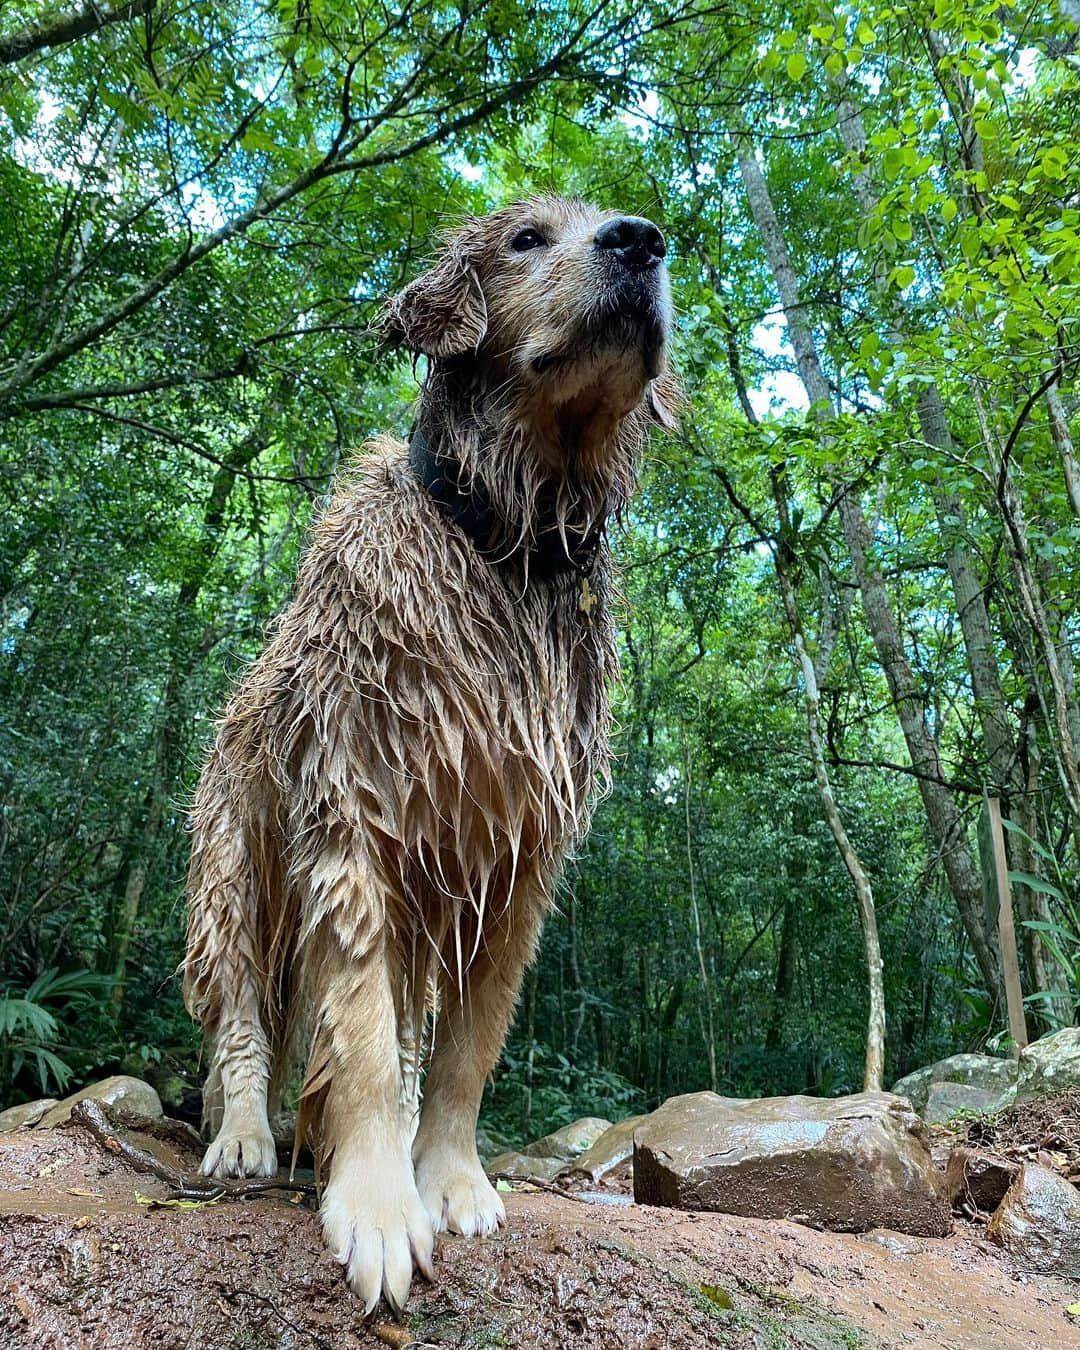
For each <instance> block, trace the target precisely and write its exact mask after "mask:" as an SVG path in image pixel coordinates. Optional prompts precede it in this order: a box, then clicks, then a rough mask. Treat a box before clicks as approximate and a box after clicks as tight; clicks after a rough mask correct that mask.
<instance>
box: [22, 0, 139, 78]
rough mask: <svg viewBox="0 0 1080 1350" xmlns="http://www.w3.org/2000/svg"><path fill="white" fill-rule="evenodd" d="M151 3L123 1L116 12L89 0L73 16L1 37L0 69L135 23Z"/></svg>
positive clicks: (57, 17)
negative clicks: (119, 25) (128, 21)
mask: <svg viewBox="0 0 1080 1350" xmlns="http://www.w3.org/2000/svg"><path fill="white" fill-rule="evenodd" d="M153 3H154V0H126V3H124V4H121V5H117V6H116V8H115V9H108V8H107V7H106V6H105V5H103V4H98V3H95V0H89V3H88V4H85V5H83V6H82V8H81V9H77V10H75V12H74V13H72V14H61V15H58V16H55V17H53V18H51V19H48V20H47V21H46V22H45V23H41V24H38V25H36V27H33V28H23V29H22V30H21V31H20V32H18V33H11V34H10V35H9V36H8V37H0V65H11V64H12V62H14V61H21V60H23V58H24V57H27V56H32V55H33V54H34V53H35V52H41V51H46V50H48V49H49V48H50V47H62V46H64V44H65V43H68V42H75V41H77V40H78V39H79V38H84V37H89V36H90V35H91V33H97V32H100V31H101V29H102V28H108V27H110V25H112V24H114V23H123V22H124V21H125V20H126V19H137V18H139V16H140V15H142V14H145V13H146V12H147V10H148V9H150V7H151V6H152V5H153Z"/></svg>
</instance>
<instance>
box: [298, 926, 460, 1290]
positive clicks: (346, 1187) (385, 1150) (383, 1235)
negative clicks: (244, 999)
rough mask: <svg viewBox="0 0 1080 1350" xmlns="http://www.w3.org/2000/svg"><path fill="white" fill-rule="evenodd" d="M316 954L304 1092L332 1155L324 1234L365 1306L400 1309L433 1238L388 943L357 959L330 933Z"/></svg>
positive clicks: (426, 1267) (427, 1265)
mask: <svg viewBox="0 0 1080 1350" xmlns="http://www.w3.org/2000/svg"><path fill="white" fill-rule="evenodd" d="M316 950H317V958H316V959H317V964H318V975H317V979H316V983H317V986H318V996H317V997H318V1001H317V1004H316V1007H317V1009H318V1013H317V1018H318V1020H317V1024H316V1034H315V1040H314V1043H313V1046H312V1060H311V1066H310V1069H309V1071H308V1079H307V1082H306V1084H305V1089H304V1092H305V1096H307V1097H310V1098H314V1099H317V1100H318V1101H319V1102H320V1103H321V1115H322V1128H321V1137H322V1154H323V1156H324V1157H329V1160H330V1175H329V1180H328V1182H327V1185H326V1189H325V1191H324V1192H323V1197H322V1205H321V1216H322V1226H323V1234H324V1236H325V1239H326V1244H327V1246H328V1247H329V1249H330V1251H331V1252H332V1253H333V1255H334V1256H335V1257H336V1258H337V1260H338V1261H340V1262H341V1264H342V1265H343V1266H344V1267H345V1272H346V1276H347V1278H348V1281H349V1284H350V1286H351V1287H352V1289H353V1292H354V1293H356V1294H357V1295H358V1296H359V1297H360V1298H361V1299H362V1300H363V1303H364V1309H365V1312H370V1311H371V1310H372V1309H373V1308H374V1307H375V1304H376V1303H377V1302H378V1301H379V1295H380V1294H382V1295H383V1296H384V1297H385V1298H386V1301H387V1303H388V1304H389V1305H390V1306H391V1308H393V1310H394V1311H395V1312H400V1310H401V1308H402V1307H403V1306H404V1304H405V1300H406V1298H407V1297H408V1293H409V1284H410V1282H411V1280H412V1271H413V1264H414V1262H415V1264H416V1265H417V1266H418V1267H419V1269H420V1270H421V1271H422V1272H423V1273H424V1275H426V1276H427V1277H428V1279H432V1278H433V1277H434V1276H433V1271H432V1267H431V1253H432V1245H433V1236H432V1229H431V1223H430V1221H429V1219H428V1216H427V1212H426V1211H425V1209H424V1206H423V1204H422V1203H421V1200H420V1196H419V1195H418V1194H417V1190H416V1182H415V1180H414V1178H413V1168H412V1160H411V1158H410V1156H409V1140H410V1136H411V1130H409V1128H408V1122H407V1120H406V1113H405V1112H404V1111H403V1109H402V1074H401V1065H400V1062H399V1058H398V1026H397V1014H396V1000H395V997H394V994H395V990H394V984H393V981H392V979H391V970H390V966H389V964H388V952H387V943H386V939H385V937H382V936H380V937H379V938H378V939H376V941H375V942H374V943H373V944H372V945H371V947H370V948H369V949H368V950H367V951H366V952H364V953H363V954H362V955H357V954H355V953H351V952H347V951H346V950H345V949H344V947H343V946H342V945H341V944H340V943H339V942H338V941H337V939H336V937H335V936H331V937H330V939H329V940H323V941H321V942H319V943H318V944H317V949H316Z"/></svg>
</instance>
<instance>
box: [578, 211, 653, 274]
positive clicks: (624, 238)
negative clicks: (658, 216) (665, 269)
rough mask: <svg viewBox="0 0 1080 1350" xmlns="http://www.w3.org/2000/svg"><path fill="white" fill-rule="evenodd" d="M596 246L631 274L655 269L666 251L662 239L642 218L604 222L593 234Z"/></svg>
mask: <svg viewBox="0 0 1080 1350" xmlns="http://www.w3.org/2000/svg"><path fill="white" fill-rule="evenodd" d="M596 247H597V248H598V249H601V250H602V251H603V252H605V253H611V254H613V255H614V257H616V258H618V260H619V262H621V263H622V264H623V266H624V267H629V268H630V269H631V271H634V272H645V271H648V269H649V268H651V267H659V266H660V262H661V260H662V258H663V257H664V254H665V253H666V252H667V245H666V244H665V243H664V236H663V235H662V234H661V233H660V231H659V230H658V229H657V228H656V226H655V225H654V224H653V223H652V221H651V220H645V219H644V218H643V217H642V216H617V217H616V218H615V219H614V220H609V221H606V222H605V223H604V224H603V225H601V226H600V228H599V229H598V230H597V231H596Z"/></svg>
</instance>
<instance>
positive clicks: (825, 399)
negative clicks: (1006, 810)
mask: <svg viewBox="0 0 1080 1350" xmlns="http://www.w3.org/2000/svg"><path fill="white" fill-rule="evenodd" d="M739 168H740V170H741V173H742V178H743V184H744V186H745V188H746V195H747V199H748V201H749V204H750V212H751V215H752V216H753V219H754V223H755V224H756V225H757V227H758V230H759V232H760V234H761V237H762V242H763V244H764V246H765V252H766V255H767V257H768V260H769V265H770V268H771V270H772V274H773V278H774V280H775V282H776V286H777V290H778V291H779V292H780V300H781V303H782V305H783V308H784V317H785V319H786V321H787V326H788V334H789V336H790V338H791V345H792V347H793V348H794V351H795V360H796V363H797V365H798V369H799V375H800V377H801V378H802V382H803V385H804V387H805V389H806V392H807V395H808V397H809V399H810V402H811V405H812V406H813V408H814V409H815V413H816V416H817V417H818V420H819V421H820V420H821V419H822V418H823V416H825V415H827V412H828V410H829V408H830V405H831V395H830V391H829V386H828V382H827V381H826V379H825V375H824V372H823V371H822V369H821V363H820V361H819V359H818V354H817V348H816V346H815V344H814V339H813V335H812V333H811V331H810V326H809V324H808V323H807V322H806V317H805V314H804V312H803V308H802V302H801V300H800V297H799V288H798V283H797V280H796V276H795V269H794V267H793V265H792V262H791V257H790V254H789V253H788V250H787V244H786V242H785V240H784V237H783V233H782V231H781V229H780V224H779V221H778V220H777V218H776V212H775V211H774V209H773V205H772V198H771V197H770V195H769V189H768V185H767V184H766V182H765V177H764V174H763V173H762V172H761V167H760V165H759V164H758V161H757V157H756V155H755V154H753V153H752V152H751V151H750V150H749V149H748V148H747V147H746V146H742V147H740V150H739ZM840 516H841V521H842V523H843V529H844V538H845V540H846V542H847V547H848V553H849V554H850V556H851V561H852V566H853V569H854V573H855V580H856V582H857V584H858V587H859V591H860V594H861V595H862V601H863V612H864V614H865V615H866V621H867V625H868V627H869V629H870V634H871V637H872V638H873V641H874V646H875V649H876V650H877V653H878V658H879V660H880V661H881V664H882V668H883V670H884V672H885V678H886V680H887V682H888V685H889V690H890V693H891V694H892V699H893V703H894V705H895V707H896V711H897V714H898V716H899V718H900V725H901V727H902V728H903V732H904V738H905V740H906V742H907V747H908V754H909V755H910V757H911V762H912V766H913V768H915V770H916V771H917V773H918V775H919V777H918V783H919V791H920V795H921V796H922V800H923V807H924V810H925V812H926V818H927V823H928V825H929V827H930V834H931V837H932V839H933V840H934V843H935V845H936V847H937V850H938V853H939V855H940V857H941V859H942V862H943V864H944V867H945V873H946V876H947V877H948V879H949V886H950V889H951V890H952V893H953V897H954V899H955V901H956V905H957V909H958V910H959V912H960V918H961V921H962V922H963V924H964V928H965V931H966V932H967V934H968V939H969V941H970V942H971V947H972V951H973V953H974V956H975V960H976V962H977V963H978V966H979V971H980V974H981V975H982V977H983V980H984V982H985V983H986V987H987V989H988V990H989V991H990V993H991V995H992V996H993V997H995V998H997V999H998V1000H999V1001H1001V1002H1002V1006H1003V989H1002V984H1001V973H1000V970H999V966H998V961H997V957H996V953H995V951H994V948H993V945H992V942H991V939H990V938H989V936H988V934H987V931H986V928H985V924H984V916H983V909H982V888H981V884H980V879H979V870H978V868H977V867H976V866H975V863H974V860H973V857H972V853H971V848H970V845H969V843H968V839H967V829H966V826H965V823H964V820H963V817H962V815H961V814H960V812H959V810H958V809H957V806H956V803H955V802H954V801H953V799H952V796H951V795H950V793H949V791H948V789H947V787H946V786H945V784H944V781H943V774H942V768H941V757H940V753H939V750H938V746H937V742H936V740H935V739H934V737H933V735H932V733H931V731H930V728H929V727H928V725H927V723H926V717H925V713H924V709H923V706H922V701H921V698H920V696H919V691H918V686H917V684H916V682H915V678H914V675H913V674H912V671H911V667H910V665H909V664H908V660H907V656H906V654H905V652H904V647H903V642H902V641H901V639H900V631H899V627H898V625H897V622H896V616H895V614H894V613H893V610H892V605H891V602H890V600H889V596H888V592H887V591H886V589H885V583H884V580H883V578H882V576H881V573H880V572H879V571H878V570H877V569H876V568H872V567H871V566H870V565H869V560H868V549H869V544H870V538H869V531H868V529H867V524H866V518H865V516H864V515H863V511H862V507H861V506H860V505H859V502H858V500H857V498H856V496H855V493H854V492H853V491H852V490H851V489H850V488H848V487H846V486H845V487H842V488H841V490H840Z"/></svg>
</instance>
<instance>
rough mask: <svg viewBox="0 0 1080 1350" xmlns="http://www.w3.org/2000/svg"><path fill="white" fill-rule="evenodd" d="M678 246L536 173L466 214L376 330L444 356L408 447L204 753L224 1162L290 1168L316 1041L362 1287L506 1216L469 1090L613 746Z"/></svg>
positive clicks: (350, 512)
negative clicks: (287, 1138) (303, 1069)
mask: <svg viewBox="0 0 1080 1350" xmlns="http://www.w3.org/2000/svg"><path fill="white" fill-rule="evenodd" d="M663 253H664V244H663V239H662V236H661V235H660V233H659V231H658V230H657V229H656V227H655V226H653V225H651V224H650V223H649V222H648V221H644V220H640V219H639V218H637V217H624V216H618V215H616V214H615V213H612V212H599V211H596V210H594V209H593V208H592V207H590V206H588V205H586V204H584V203H582V202H578V201H568V200H564V199H559V198H537V199H533V200H531V201H527V202H523V203H518V204H516V205H514V206H511V207H508V208H506V209H505V210H502V211H499V212H496V213H495V214H493V215H491V216H488V217H485V218H482V219H470V220H468V221H467V222H466V223H465V224H464V225H462V226H461V228H460V229H458V230H457V231H456V232H455V233H454V234H453V236H452V237H451V238H450V239H449V240H448V242H447V244H446V246H445V248H444V250H443V252H442V254H441V256H440V257H439V259H438V261H437V262H436V264H435V266H434V267H433V268H432V269H431V271H429V272H427V273H425V274H424V275H423V276H421V277H420V278H418V279H417V280H416V281H414V282H413V283H412V284H411V285H410V286H408V287H407V288H406V289H405V290H404V291H403V292H402V293H401V294H400V295H399V296H397V297H396V298H395V299H394V300H393V301H391V302H390V303H389V305H388V306H387V308H386V310H385V311H384V314H383V316H382V320H381V328H382V333H383V336H384V339H385V340H386V341H387V342H389V343H391V344H396V345H400V346H402V347H405V348H406V349H408V350H411V351H413V352H415V353H423V354H424V355H426V356H427V358H428V372H427V376H426V379H425V381H424V386H423V390H422V392H421V397H420V402H419V407H418V411H417V421H416V425H415V427H414V429H413V433H412V435H411V438H410V444H409V445H404V444H401V443H399V442H396V441H393V440H390V439H382V440H379V441H376V442H375V443H373V444H372V445H371V446H369V447H368V448H367V450H366V451H365V453H363V454H362V455H361V456H359V457H358V458H357V460H356V461H355V463H354V464H353V466H352V469H351V471H350V472H349V473H348V475H347V476H346V477H345V478H344V480H343V481H342V482H340V483H339V485H338V487H337V491H336V494H335V496H334V497H333V500H332V501H331V503H330V505H329V506H328V508H327V509H326V511H325V512H324V514H323V515H322V517H321V519H319V520H318V522H317V523H316V525H315V526H314V528H313V532H312V536H311V539H310V542H309V545H308V548H307V551H306V554H305V557H304V561H303V564H302V566H301V569H300V575H299V579H298V582H297V586H296V593H295V597H294V599H293V600H292V602H291V604H290V605H289V606H288V608H287V609H286V610H285V611H284V613H283V614H282V616H281V618H280V620H279V622H278V624H277V626H276V629H275V631H274V633H273V635H272V637H271V638H270V641H269V643H268V645H267V647H266V649H265V650H264V652H263V653H262V655H261V656H260V657H259V658H258V660H257V661H256V662H255V663H254V664H253V665H252V667H251V668H250V669H249V671H248V672H247V674H246V676H245V677H244V679H243V680H242V682H241V684H240V686H239V688H238V689H237V691H236V693H235V694H234V696H233V698H232V700H231V702H230V703H229V705H228V707H227V709H226V711H225V714H224V717H223V718H222V720H221V723H220V726H219V729H218V734H217V739H216V742H215V744H214V746H213V749H212V751H211V753H210V756H209V759H208V762H207V764H206V767H205V769H204V771H203V774H202V778H201V781H200V783H199V787H198V791H197V794H196V800H195V805H194V810H193V817H192V820H193V844H192V857H191V873H190V918H189V926H188V948H187V958H186V963H185V990H186V998H187V1003H188V1007H189V1008H190V1010H191V1012H192V1014H193V1015H194V1016H195V1017H196V1018H197V1019H198V1020H199V1021H200V1022H201V1023H202V1026H203V1029H204V1031H205V1034H206V1037H207V1041H208V1045H209V1046H210V1048H211V1056H212V1058H211V1071H210V1078H209V1081H208V1084H207V1116H208V1121H209V1123H210V1125H211V1126H212V1128H213V1129H214V1131H215V1138H214V1142H213V1143H212V1144H211V1146H210V1148H209V1149H208V1150H207V1153H206V1157H205V1159H204V1162H203V1170H204V1171H206V1172H209V1173H212V1174H214V1175H217V1176H227V1175H243V1174H246V1175H255V1176H261V1175H267V1174H271V1173H272V1172H273V1171H274V1170H275V1168H276V1155H275V1150H274V1142H273V1139H272V1137H271V1134H270V1129H269V1126H268V1114H267V1113H268V1108H269V1110H270V1111H271V1112H272V1111H273V1110H274V1109H275V1108H276V1106H277V1105H278V1103H279V1101H280V1094H281V1088H282V1082H283V1078H284V1076H285V1074H286V1071H287V1066H288V1063H289V1050H290V1046H291V1045H293V1044H294V1043H295V1041H296V1039H297V1036H298V1034H299V1035H300V1036H302V1037H304V1038H306V1039H305V1044H310V1054H309V1059H308V1067H307V1074H306V1078H305V1081H304V1086H303V1093H302V1097H301V1104H300V1128H301V1129H302V1130H304V1131H305V1132H306V1134H307V1137H308V1138H309V1140H310V1141H311V1143H312V1145H313V1147H314V1149H315V1153H316V1158H317V1160H318V1163H319V1169H320V1178H321V1181H322V1184H323V1189H322V1195H321V1214H322V1223H323V1230H324V1233H325V1237H326V1241H327V1244H328V1246H329V1247H330V1250H331V1251H332V1252H333V1253H334V1255H335V1256H336V1257H337V1259H338V1260H339V1261H341V1262H342V1263H343V1264H344V1265H345V1267H346V1271H347V1275H348V1279H349V1283H350V1284H351V1285H352V1287H353V1289H354V1290H355V1291H356V1293H357V1294H358V1295H359V1296H360V1297H361V1298H362V1299H363V1301H364V1304H365V1307H366V1308H367V1309H368V1310H370V1309H371V1308H372V1307H373V1306H374V1305H375V1303H376V1302H377V1301H378V1298H379V1296H380V1293H381V1294H383V1295H385V1297H386V1298H387V1300H388V1302H389V1303H390V1304H391V1306H392V1307H394V1308H395V1309H397V1308H400V1307H401V1305H402V1304H403V1302H404V1300H405V1298H406V1296H407V1294H408V1289H409V1283H410V1280H411V1277H412V1271H413V1267H414V1264H415V1265H416V1266H417V1267H419V1268H420V1270H421V1271H423V1272H424V1273H425V1274H426V1275H428V1276H430V1275H431V1255H432V1242H433V1232H437V1231H440V1230H444V1229H452V1230H454V1231H456V1232H459V1233H464V1234H481V1235H482V1234H486V1233H489V1232H492V1231H493V1230H494V1229H495V1228H496V1226H497V1225H499V1224H501V1223H503V1222H504V1221H505V1216H504V1212H503V1206H502V1202H501V1200H500V1199H499V1197H498V1195H497V1194H496V1192H495V1191H494V1189H493V1188H492V1186H491V1185H490V1183H489V1182H488V1180H487V1179H486V1177H485V1176H484V1173H483V1170H482V1168H481V1166H480V1162H479V1160H478V1158H477V1153H476V1142H475V1127H476V1117H477V1112H478V1109H479V1104H480V1098H481V1093H482V1090H483V1085H484V1081H485V1079H486V1078H487V1076H488V1074H489V1073H490V1072H491V1070H492V1068H493V1066H494V1064H495V1061H496V1058H497V1056H498V1054H499V1051H500V1049H501V1046H502V1042H503V1038H504V1036H505V1033H506V1028H507V1026H508V1023H509V1020H510V1017H511V1014H512V1011H513V1007H514V1003H515V1001H516V998H517V994H518V990H519V987H520V983H521V977H522V973H523V971H524V969H525V967H526V965H527V963H528V961H529V960H530V958H531V956H532V954H533V952H534V949H535V945H536V941H537V937H538V934H539V930H540V926H541V922H542V919H543V916H544V914H545V912H546V910H547V908H548V907H549V904H550V901H551V895H552V889H553V886H554V884H555V881H556V879H557V877H558V874H559V871H560V869H561V868H562V866H563V865H564V863H565V860H566V858H567V856H568V854H569V852H570V851H571V850H572V849H573V847H574V845H575V844H576V843H577V841H579V840H580V838H581V836H582V834H583V832H584V830H585V828H586V826H587V822H588V816H589V808H590V800H591V796H592V794H593V791H594V788H595V786H596V785H597V782H598V780H603V779H604V778H605V776H606V773H607V760H608V728H609V711H608V695H607V688H608V685H609V683H610V681H611V679H612V678H613V676H614V675H615V672H616V653H615V645H614V636H613V632H612V626H611V619H610V614H609V592H610V561H609V554H608V547H607V541H606V537H605V526H606V524H607V522H608V521H609V520H610V519H611V518H612V517H613V516H614V515H616V514H617V513H618V512H619V511H620V510H621V509H622V508H623V507H625V505H626V503H627V501H628V499H629V497H630V494H631V492H632V490H633V487H634V480H635V467H636V463H637V459H638V456H639V453H640V450H641V448H642V445H643V443H644V440H645V437H646V435H647V432H648V427H649V424H650V422H651V421H660V422H662V423H664V424H666V425H670V424H671V422H672V417H673V411H672V409H673V404H674V402H675V384H674V380H673V378H672V377H671V376H670V375H669V374H668V373H667V369H666V356H665V351H666V341H667V335H668V331H669V328H670V323H671V307H670V298H669V294H668V285H667V276H666V269H665V267H664V263H663ZM433 1014H434V1017H433ZM421 1042H423V1043H425V1044H427V1045H429V1046H430V1066H429V1068H428V1071H427V1077H426V1082H425V1084H424V1094H423V1107H422V1109H420V1107H419V1092H418V1079H419V1051H418V1045H419V1044H420V1043H421Z"/></svg>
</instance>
